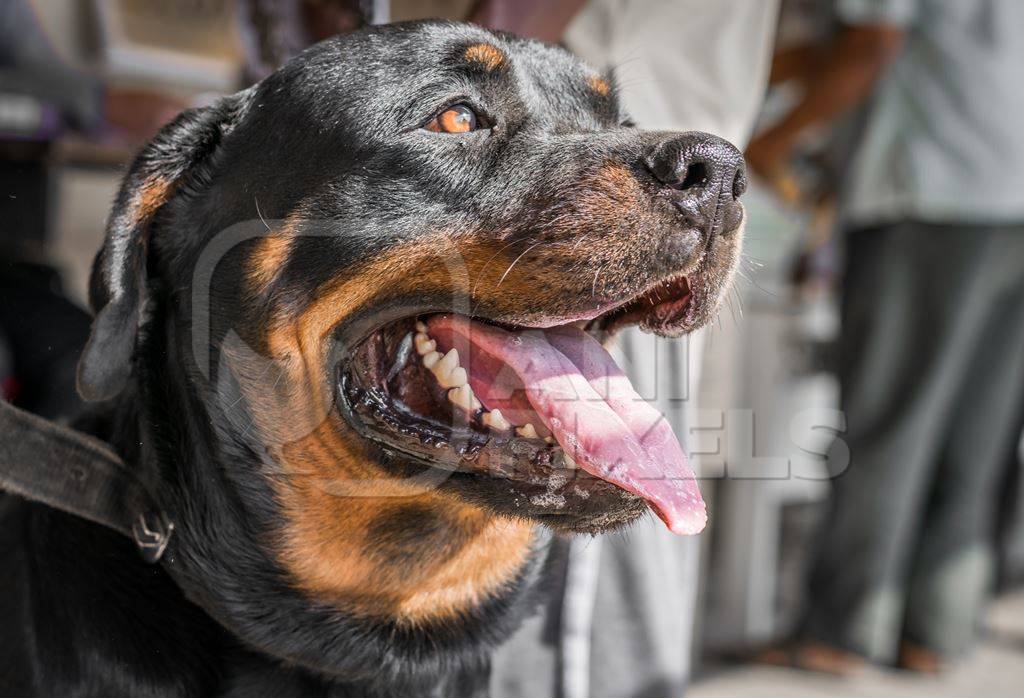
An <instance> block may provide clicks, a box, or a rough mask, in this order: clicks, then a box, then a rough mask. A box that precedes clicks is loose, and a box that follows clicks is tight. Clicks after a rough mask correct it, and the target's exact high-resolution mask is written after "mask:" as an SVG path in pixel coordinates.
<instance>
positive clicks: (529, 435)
mask: <svg viewBox="0 0 1024 698" xmlns="http://www.w3.org/2000/svg"><path fill="white" fill-rule="evenodd" d="M516 433H517V434H519V436H522V437H523V438H525V439H536V438H537V428H536V427H535V426H533V425H532V424H530V423H529V422H527V423H526V424H524V425H523V426H521V427H516Z"/></svg>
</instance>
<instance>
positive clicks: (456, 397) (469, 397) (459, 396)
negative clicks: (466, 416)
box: [448, 385, 474, 411]
mask: <svg viewBox="0 0 1024 698" xmlns="http://www.w3.org/2000/svg"><path fill="white" fill-rule="evenodd" d="M448 399H449V400H451V401H452V402H453V403H454V404H456V405H458V406H459V407H461V408H462V409H464V410H466V411H472V410H473V400H474V398H473V389H472V388H470V387H469V386H468V385H463V386H461V387H459V388H452V389H451V390H449V391H448Z"/></svg>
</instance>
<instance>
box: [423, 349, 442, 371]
mask: <svg viewBox="0 0 1024 698" xmlns="http://www.w3.org/2000/svg"><path fill="white" fill-rule="evenodd" d="M440 360H441V352H438V351H432V352H430V353H429V354H424V356H423V365H424V366H426V367H427V368H429V369H433V368H434V366H435V365H436V364H437V362H438V361H440Z"/></svg>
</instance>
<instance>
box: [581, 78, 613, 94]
mask: <svg viewBox="0 0 1024 698" xmlns="http://www.w3.org/2000/svg"><path fill="white" fill-rule="evenodd" d="M587 85H588V86H589V87H590V89H591V90H593V91H594V92H596V93H597V94H599V95H601V96H602V97H606V96H607V95H608V93H609V92H610V91H611V86H610V85H609V84H608V81H607V80H605V79H604V78H602V77H598V76H597V75H590V76H589V77H587Z"/></svg>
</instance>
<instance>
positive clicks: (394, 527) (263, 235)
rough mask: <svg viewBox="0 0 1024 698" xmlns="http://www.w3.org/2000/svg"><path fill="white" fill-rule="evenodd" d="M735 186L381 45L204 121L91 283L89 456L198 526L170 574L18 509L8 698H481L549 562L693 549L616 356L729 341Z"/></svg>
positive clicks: (656, 426)
mask: <svg viewBox="0 0 1024 698" xmlns="http://www.w3.org/2000/svg"><path fill="white" fill-rule="evenodd" d="M745 186H746V182H745V175H744V168H743V162H742V158H741V156H740V154H739V153H738V152H737V151H736V149H735V148H733V147H732V146H731V145H729V144H727V143H726V142H724V141H722V140H721V139H718V138H716V137H713V136H710V135H707V134H701V133H665V132H661V133H653V132H645V131H641V130H638V129H637V128H635V126H634V125H633V124H632V123H631V122H630V121H629V119H628V117H627V116H626V115H625V114H624V113H623V111H622V109H621V107H620V106H619V104H618V102H617V99H616V88H615V85H614V81H613V78H612V76H610V75H602V74H599V73H598V72H595V71H594V70H593V69H591V68H589V67H588V66H586V65H585V64H584V63H582V62H581V61H579V60H578V59H576V58H574V57H573V56H572V55H570V54H569V53H568V52H566V51H564V50H562V49H560V48H557V47H553V46H548V45H544V44H541V43H537V42H534V41H527V40H522V39H519V38H516V37H513V36H509V35H505V34H496V33H491V32H488V31H485V30H483V29H480V28H478V27H474V26H471V25H462V24H456V23H446V22H422V23H410V24H397V25H389V26H379V27H372V28H369V29H365V30H362V31H359V32H356V33H353V34H350V35H346V36H344V37H339V38H335V39H330V40H327V41H325V42H323V43H321V44H318V45H316V46H313V47H312V48H310V49H309V50H307V51H306V52H305V53H303V54H301V55H300V56H299V57H297V58H296V59H295V60H293V61H292V62H290V63H289V64H287V65H286V66H284V67H283V68H282V69H280V70H279V71H278V72H276V73H275V74H273V75H271V76H270V77H268V78H267V79H266V80H264V81H263V82H262V83H260V84H258V85H255V86H254V87H252V88H250V89H247V90H245V91H243V92H240V93H238V94H235V95H233V96H230V97H227V98H224V99H222V100H221V101H219V102H218V103H216V104H214V105H212V106H209V107H205V108H200V109H194V110H189V111H186V112H184V113H182V114H181V115H180V116H179V117H178V118H177V119H176V120H174V121H173V122H172V123H170V124H169V125H167V126H166V127H165V128H164V129H163V130H162V131H161V132H160V133H159V134H158V135H157V136H156V137H155V138H154V139H153V141H152V142H151V143H149V145H148V146H146V147H145V148H144V149H143V150H142V151H141V153H140V154H139V155H138V157H137V158H136V160H135V161H134V163H133V164H132V166H131V167H130V170H129V172H128V173H127V175H126V177H125V179H124V183H123V186H122V188H121V191H120V194H119V195H118V197H117V199H116V201H115V205H114V209H113V212H112V215H111V218H110V222H109V225H108V230H107V237H106V240H105V242H104V245H103V247H102V249H101V250H100V252H99V254H98V256H97V258H96V262H95V265H94V270H93V276H92V281H91V288H90V302H91V305H92V307H93V310H94V312H95V319H94V323H93V329H92V334H91V337H90V340H89V344H88V345H87V347H86V349H85V351H84V353H83V356H82V359H81V363H80V367H79V389H80V391H81V392H82V394H83V395H84V396H85V397H86V398H87V399H89V400H91V401H93V402H94V405H93V408H92V409H91V411H90V413H89V414H88V415H87V416H86V417H85V418H83V420H82V421H81V422H80V423H79V425H78V426H79V427H80V428H82V429H83V430H87V431H88V432H90V433H92V434H94V435H96V436H98V437H100V438H102V439H104V440H106V441H107V442H109V443H110V444H111V445H112V446H113V448H114V449H116V451H117V452H118V453H119V454H120V455H121V456H122V457H123V459H124V461H125V462H126V463H128V464H130V466H131V467H132V468H134V469H136V471H137V472H138V473H140V476H142V477H144V478H145V479H146V480H147V481H148V482H151V483H153V485H154V488H155V491H156V492H157V493H158V494H159V498H160V501H161V504H162V506H163V507H164V508H165V510H166V511H167V512H169V514H170V516H171V518H172V519H173V521H174V522H175V531H174V535H173V537H172V538H171V540H170V543H169V545H168V547H167V550H166V553H165V554H164V556H163V558H162V559H161V561H160V563H159V564H157V565H149V564H146V563H145V562H143V561H142V560H141V559H140V557H139V555H138V554H137V551H136V550H134V549H133V546H132V544H131V542H130V541H129V540H127V539H122V538H121V537H120V536H118V535H117V534H115V533H112V532H108V531H107V530H106V529H103V528H100V527H98V526H96V525H93V524H90V523H87V522H85V521H82V520H78V519H75V518H73V517H70V516H68V515H65V514H62V513H59V512H56V511H53V510H49V509H46V508H45V507H42V506H38V505H32V504H28V503H26V502H21V501H15V500H13V499H8V500H6V501H5V503H4V508H3V512H4V516H3V518H4V521H3V524H2V526H0V531H2V535H3V538H4V540H3V542H2V546H3V548H2V549H3V560H2V568H3V570H4V572H3V575H2V581H0V584H2V585H3V588H2V589H0V591H2V595H0V608H2V617H3V618H4V623H3V628H2V630H0V634H2V637H0V670H2V672H3V677H2V678H3V682H4V686H5V691H4V692H5V694H6V695H12V696H13V695H18V696H28V695H39V696H70V695H75V696H103V697H104V698H106V697H109V696H161V697H163V696H206V695H218V696H246V697H250V696H263V695H267V696H275V697H277V698H283V697H284V696H299V695H302V696H312V695H322V696H327V695H330V696H342V695H345V696H348V695H372V696H412V695H445V696H447V695H476V694H481V693H485V692H486V685H487V672H488V659H487V658H488V654H489V652H490V651H491V650H492V649H493V648H494V647H495V646H496V645H497V644H499V643H501V642H502V640H503V639H505V638H506V637H507V636H508V635H509V634H510V633H511V632H512V631H513V630H514V629H515V627H516V626H517V624H518V623H519V622H520V620H521V619H522V618H523V617H524V616H525V615H526V614H528V613H530V612H531V610H532V609H533V608H534V607H535V606H536V604H537V603H538V602H539V600H540V598H541V594H542V591H543V588H544V586H543V584H541V581H542V579H543V577H544V573H545V569H546V565H548V564H549V562H550V553H549V551H550V550H551V549H552V544H551V543H552V540H553V538H556V537H557V536H559V535H562V534H567V533H569V534H571V533H576V532H582V533H588V534H589V533H596V532H601V531H605V530H609V529H612V528H615V527H619V526H623V525H625V524H627V523H629V522H631V521H633V520H635V519H636V518H637V517H640V516H642V515H645V513H647V512H654V514H656V515H657V516H660V517H661V518H662V519H663V520H664V522H665V523H666V525H667V526H669V527H670V528H671V529H672V530H674V531H676V532H679V533H684V534H686V533H694V532H696V531H699V530H700V529H701V528H702V527H703V525H704V521H705V512H704V504H703V501H702V500H701V498H700V493H699V491H698V488H697V485H696V483H695V480H694V477H693V475H692V473H691V472H690V470H689V469H688V467H687V464H686V457H685V455H684V452H683V450H682V448H681V446H680V444H679V442H678V441H677V440H676V438H675V437H674V436H673V435H672V432H671V430H670V429H669V428H668V427H667V425H666V424H665V422H664V420H663V419H661V417H660V415H658V414H656V413H654V412H653V411H652V410H651V409H650V407H649V406H647V404H646V403H644V402H643V401H642V400H640V399H639V398H638V396H637V393H636V392H635V391H634V389H633V387H632V386H631V385H630V383H629V380H628V379H627V378H626V377H625V376H624V374H623V373H622V372H621V371H619V369H618V368H617V367H616V366H615V364H614V362H613V361H612V359H611V357H610V356H609V354H608V353H607V352H606V350H605V349H604V348H603V342H605V341H606V340H607V339H609V338H610V337H612V336H613V335H614V334H615V332H617V331H618V330H620V329H622V328H624V327H627V326H630V325H639V326H640V327H641V328H644V329H646V330H649V331H652V332H655V333H658V334H662V335H679V334H681V333H684V332H688V331H690V330H691V329H693V328H695V327H698V326H699V325H701V324H702V323H704V322H705V321H707V320H708V319H709V318H710V317H712V316H713V314H714V313H715V311H716V306H717V305H718V303H719V300H720V299H721V297H722V295H723V293H724V292H725V290H726V288H727V285H728V284H729V282H730V277H731V275H732V273H733V271H734V269H735V267H736V265H737V261H738V258H739V253H740V239H741V237H742V232H741V231H742V227H743V225H742V224H743V217H744V213H743V209H742V207H741V205H740V203H739V202H738V197H739V196H740V194H741V193H742V192H743V190H744V188H745Z"/></svg>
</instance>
